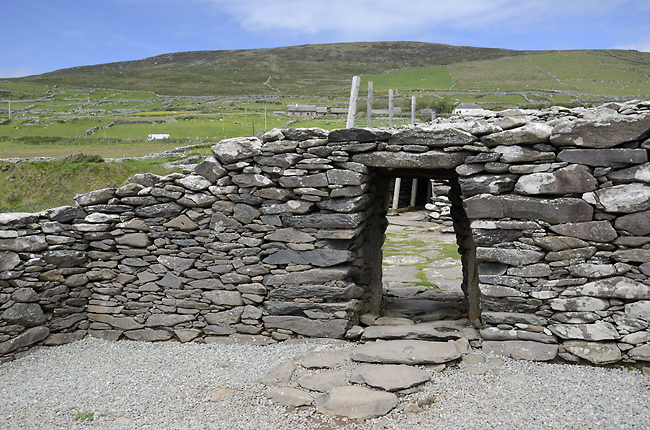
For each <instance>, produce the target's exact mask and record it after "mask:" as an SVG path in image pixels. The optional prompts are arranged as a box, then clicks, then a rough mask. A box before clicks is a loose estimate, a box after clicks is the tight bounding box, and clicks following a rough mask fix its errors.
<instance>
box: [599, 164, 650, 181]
mask: <svg viewBox="0 0 650 430" xmlns="http://www.w3.org/2000/svg"><path fill="white" fill-rule="evenodd" d="M607 178H608V179H609V180H611V181H613V182H614V183H619V182H623V183H628V182H650V163H645V164H642V165H640V166H633V167H629V168H627V169H622V170H616V171H614V172H611V173H608V174H607Z"/></svg>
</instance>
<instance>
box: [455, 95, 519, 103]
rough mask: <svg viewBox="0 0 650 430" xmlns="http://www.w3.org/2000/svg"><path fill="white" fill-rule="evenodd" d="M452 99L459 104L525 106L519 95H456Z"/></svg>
mask: <svg viewBox="0 0 650 430" xmlns="http://www.w3.org/2000/svg"><path fill="white" fill-rule="evenodd" d="M454 98H456V99H458V100H459V101H460V102H461V103H464V102H473V103H478V104H481V103H504V104H524V105H525V104H526V103H527V102H526V99H525V98H524V96H522V95H520V94H503V95H494V94H492V95H483V94H457V95H456V96H455V97H454Z"/></svg>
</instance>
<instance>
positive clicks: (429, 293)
mask: <svg viewBox="0 0 650 430" xmlns="http://www.w3.org/2000/svg"><path fill="white" fill-rule="evenodd" d="M384 295H385V296H387V297H397V298H403V299H406V298H411V299H420V300H435V301H438V302H460V301H462V300H463V298H464V296H463V293H461V292H455V291H436V290H430V289H428V288H426V287H399V288H386V289H384Z"/></svg>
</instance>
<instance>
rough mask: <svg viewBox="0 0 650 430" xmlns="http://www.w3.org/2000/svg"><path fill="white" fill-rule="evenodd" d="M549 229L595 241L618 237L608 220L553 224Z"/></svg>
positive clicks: (605, 240) (611, 239)
mask: <svg viewBox="0 0 650 430" xmlns="http://www.w3.org/2000/svg"><path fill="white" fill-rule="evenodd" d="M550 229H551V231H552V232H554V233H557V234H559V235H561V236H571V237H577V238H579V239H583V240H592V241H595V242H612V241H614V239H616V238H617V237H618V234H617V233H616V230H614V228H613V227H612V225H611V224H610V223H609V221H588V222H579V223H578V222H576V223H567V224H559V225H553V226H551V227H550Z"/></svg>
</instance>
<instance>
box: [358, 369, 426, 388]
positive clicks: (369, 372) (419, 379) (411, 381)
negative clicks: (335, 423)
mask: <svg viewBox="0 0 650 430" xmlns="http://www.w3.org/2000/svg"><path fill="white" fill-rule="evenodd" d="M428 380H429V373H427V371H426V370H423V369H420V368H417V367H413V366H407V365H404V364H385V365H379V366H373V365H364V366H360V367H359V368H358V369H357V370H355V371H354V372H352V374H351V375H350V378H349V381H350V382H352V383H355V384H367V385H370V386H371V387H374V388H379V389H381V390H386V391H398V390H405V389H407V388H411V387H414V386H416V385H420V384H423V383H425V382H427V381H428Z"/></svg>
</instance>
